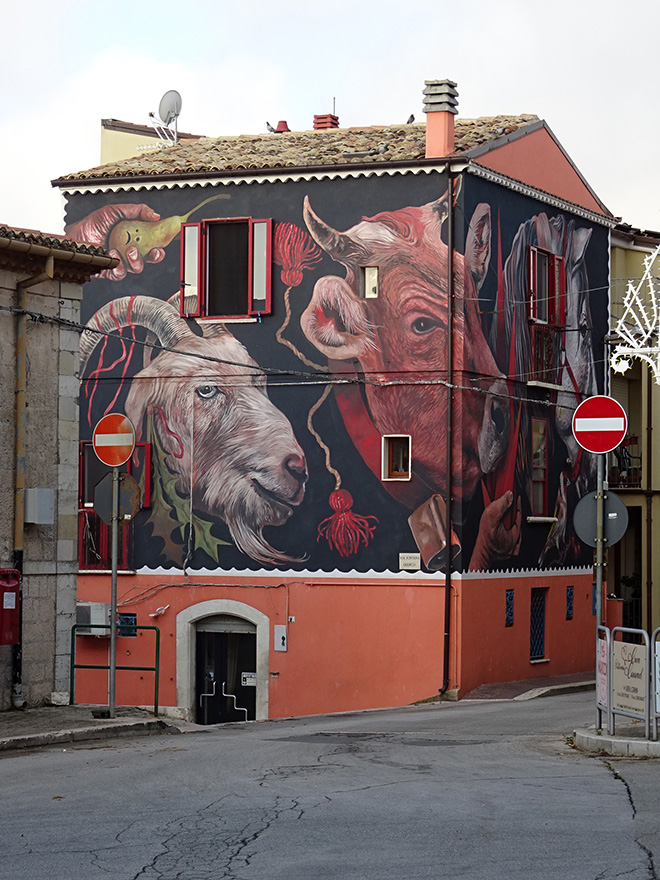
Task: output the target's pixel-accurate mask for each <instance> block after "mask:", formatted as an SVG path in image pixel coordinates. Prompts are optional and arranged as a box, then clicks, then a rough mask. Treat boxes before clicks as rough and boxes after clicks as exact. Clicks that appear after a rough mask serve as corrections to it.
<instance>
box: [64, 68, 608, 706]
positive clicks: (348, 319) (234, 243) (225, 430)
mask: <svg viewBox="0 0 660 880" xmlns="http://www.w3.org/2000/svg"><path fill="white" fill-rule="evenodd" d="M425 95H426V108H425V109H426V111H427V113H428V116H427V123H426V125H424V124H422V125H420V124H408V125H405V126H389V127H373V128H368V129H347V130H343V129H341V128H339V127H338V123H337V120H336V118H335V117H331V116H329V117H317V118H316V128H315V130H314V131H310V132H302V133H290V132H287V131H286V130H284V131H283V133H270V134H268V135H260V136H254V137H249V136H244V137H238V138H219V139H215V140H211V139H203V140H200V141H198V142H196V143H194V144H180V145H178V146H176V147H172V148H168V149H164V150H161V151H158V152H157V153H155V152H152V153H150V154H148V155H143V156H142V157H138V158H135V159H129V160H126V161H123V162H118V163H115V164H112V165H106V166H103V167H101V168H99V169H93V170H91V171H87V172H80V173H78V174H72V175H68V176H67V177H64V178H61V179H59V180H58V181H55V183H56V185H58V186H60V187H61V188H62V190H63V192H64V194H65V197H66V200H67V234H68V235H70V236H72V237H73V238H76V239H79V240H85V241H90V242H93V243H97V244H99V245H103V246H105V247H107V248H108V249H109V252H110V253H111V254H113V255H114V256H115V257H117V258H118V259H119V260H120V263H119V265H118V267H117V269H115V270H114V272H113V273H108V274H106V276H105V277H104V278H100V279H98V280H96V281H94V282H93V283H92V284H91V285H89V287H88V289H87V292H86V294H85V298H84V301H83V321H84V322H86V323H87V330H86V331H85V333H84V334H83V337H82V339H81V373H80V376H81V397H80V415H81V425H80V431H81V433H80V439H81V446H80V461H81V481H80V486H81V489H80V507H79V536H80V566H81V570H80V574H79V579H78V598H79V602H81V603H86V604H94V605H96V604H98V605H102V603H107V601H108V596H109V574H108V569H109V557H108V550H107V529H105V528H104V526H103V524H102V523H100V522H99V520H98V517H96V515H95V513H94V510H93V506H92V492H93V486H94V485H95V483H96V481H98V479H99V477H100V476H102V470H101V469H100V468H99V467H98V465H97V464H96V463H95V460H94V457H93V454H91V451H90V440H91V435H92V431H93V428H94V425H95V424H96V422H97V421H98V419H99V418H100V417H101V416H102V415H103V414H105V413H107V412H111V411H119V412H124V413H126V415H128V417H129V418H130V419H131V420H132V422H133V424H134V425H135V427H136V431H137V436H138V446H137V448H136V453H135V455H134V457H133V459H132V460H131V462H130V463H129V465H128V466H127V467H128V468H129V469H130V470H131V472H132V473H133V474H134V476H136V478H137V479H138V480H139V481H140V483H141V486H142V492H143V509H142V510H141V512H140V513H139V515H138V516H137V518H136V519H135V521H134V523H133V524H132V525H131V527H130V528H126V529H125V530H124V532H123V538H122V543H121V569H122V573H121V574H120V576H119V611H120V615H124V616H123V617H120V620H121V621H122V622H123V623H124V625H125V626H126V627H127V629H126V630H125V632H126V633H128V632H129V630H128V627H129V626H137V627H138V629H136V630H131V631H130V634H127V635H124V636H122V637H121V639H120V645H121V649H120V650H119V651H118V656H127V657H129V658H130V660H129V661H128V662H127V665H134V666H148V665H152V664H153V658H154V656H155V655H154V651H155V645H154V639H155V636H154V631H153V630H140V629H139V627H140V626H141V625H149V626H157V627H158V628H159V633H160V656H161V664H160V672H159V684H160V696H161V703H162V704H163V705H164V706H166V707H167V708H168V709H169V710H170V711H173V712H175V711H176V712H178V713H180V714H184V715H186V716H187V717H191V718H196V719H197V720H198V721H201V722H202V723H214V722H217V721H225V720H242V719H244V718H245V717H248V718H255V717H256V718H267V717H271V718H276V717H283V716H287V715H294V714H295V715H301V714H312V713H318V712H329V711H344V710H350V709H361V708H373V707H382V706H391V705H400V704H404V703H410V702H413V701H416V700H421V699H427V698H434V697H437V695H438V693H447V692H451V693H453V694H456V695H459V696H460V695H462V694H464V693H466V692H467V691H469V690H471V689H472V688H474V687H476V686H478V685H479V684H481V683H483V682H487V681H490V682H492V681H504V680H510V679H522V678H530V677H534V676H540V675H547V674H560V673H565V672H576V671H586V670H589V669H592V668H593V665H594V637H595V617H594V593H593V572H592V553H591V550H590V549H589V548H586V547H584V546H583V545H582V544H581V543H580V542H579V540H578V539H577V537H576V536H575V534H574V532H573V528H572V510H573V508H574V506H575V504H576V503H577V501H578V500H579V498H580V497H581V496H582V495H584V493H585V492H587V491H589V490H591V489H593V488H594V487H595V461H594V459H593V457H592V456H590V455H588V454H587V453H583V452H581V451H580V450H579V449H578V447H577V445H576V444H575V441H574V440H573V437H572V433H571V417H572V413H573V411H574V409H575V406H576V405H577V403H579V401H580V400H581V399H584V397H587V396H590V395H591V394H594V393H598V392H602V391H603V375H604V372H603V361H604V354H603V352H604V348H603V340H604V336H605V334H606V332H607V320H608V312H607V296H606V295H605V296H602V297H593V296H591V295H590V294H591V291H594V290H599V291H600V290H605V291H606V290H607V285H608V281H609V279H608V254H609V230H610V227H611V225H612V219H611V216H610V214H609V212H608V211H607V209H605V208H604V206H603V205H602V204H601V203H600V201H599V200H598V199H597V197H596V196H595V194H594V193H593V192H592V191H591V189H590V188H589V186H588V184H587V183H586V182H585V181H584V179H583V178H582V177H581V175H580V174H579V172H578V171H577V169H575V167H574V166H573V165H572V163H571V162H570V159H569V158H568V157H567V156H566V154H565V152H564V151H563V150H562V148H561V146H560V145H559V143H558V142H557V140H556V138H555V137H554V135H553V134H552V132H551V131H550V129H549V128H548V127H547V125H546V124H545V123H543V122H542V121H541V120H538V119H537V118H536V117H528V116H525V117H492V118H488V119H485V120H484V119H482V120H460V119H459V120H458V121H456V123H454V114H455V91H454V90H453V84H451V83H448V82H443V83H435V82H434V83H429V84H427V91H426V93H425ZM283 128H284V129H285V128H286V126H283ZM78 641H79V651H80V652H81V656H84V657H85V658H87V659H86V662H94V658H96V661H97V662H99V663H100V662H104V661H102V658H103V657H105V656H106V655H107V644H106V643H105V641H104V640H103V639H98V638H97V639H94V638H93V637H92V636H87V637H81V638H80V639H79V640H78ZM124 651H125V654H124ZM149 658H151V659H149ZM105 681H106V678H105V673H103V672H98V673H94V672H86V673H85V674H81V675H80V676H79V680H78V682H77V685H76V695H77V699H80V700H88V701H94V702H98V701H99V695H100V694H102V693H103V692H104V688H105V687H106V685H105ZM117 699H118V701H119V702H122V701H123V702H128V703H139V704H145V705H149V704H151V703H152V702H153V674H152V673H150V672H147V671H143V672H142V673H134V672H129V671H126V672H122V673H120V677H119V678H118V684H117Z"/></svg>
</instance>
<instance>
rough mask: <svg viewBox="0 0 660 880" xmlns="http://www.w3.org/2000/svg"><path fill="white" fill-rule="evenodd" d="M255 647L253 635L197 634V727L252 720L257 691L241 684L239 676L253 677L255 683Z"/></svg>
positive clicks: (229, 633)
mask: <svg viewBox="0 0 660 880" xmlns="http://www.w3.org/2000/svg"><path fill="white" fill-rule="evenodd" d="M256 646H257V638H256V634H255V633H244V632H238V633H233V632H204V631H200V630H198V631H197V640H196V662H195V704H196V707H197V708H196V721H197V724H223V723H224V722H227V721H253V720H254V718H255V708H256V695H257V689H256V687H255V686H253V685H244V684H242V676H243V673H246V672H248V673H252V674H251V675H250V679H251V680H254V677H255V670H256V656H257V655H256ZM223 692H224V693H223ZM244 710H247V711H244Z"/></svg>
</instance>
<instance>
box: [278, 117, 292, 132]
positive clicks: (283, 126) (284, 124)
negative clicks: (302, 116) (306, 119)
mask: <svg viewBox="0 0 660 880" xmlns="http://www.w3.org/2000/svg"><path fill="white" fill-rule="evenodd" d="M285 131H291V129H290V128H289V126H288V124H287V121H286V119H280V121H279V122H278V123H277V128H276V129H275V132H276V133H277V134H283V133H284V132H285Z"/></svg>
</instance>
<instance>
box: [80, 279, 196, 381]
mask: <svg viewBox="0 0 660 880" xmlns="http://www.w3.org/2000/svg"><path fill="white" fill-rule="evenodd" d="M123 327H144V328H145V329H146V330H148V331H150V332H151V333H152V334H153V335H154V336H155V337H156V339H157V340H158V343H159V344H160V345H162V346H164V347H165V348H172V347H173V346H174V345H176V344H177V342H180V341H181V339H183V338H184V337H186V336H191V335H192V331H191V330H190V328H189V327H188V325H187V324H186V322H185V320H184V319H183V318H182V317H181V315H179V312H178V309H176V308H174V306H172V305H170V304H169V303H166V302H163V301H162V300H160V299H155V298H154V297H151V296H123V297H120V298H119V299H114V300H112V301H111V302H109V303H106V305H104V306H103V307H102V308H100V309H99V310H98V312H96V314H95V315H94V316H93V317H92V318H90V320H89V321H88V322H87V328H86V329H85V330H84V331H83V333H82V335H81V337H80V374H81V375H82V373H83V371H84V369H85V366H86V365H87V361H88V360H89V358H90V357H91V355H92V352H93V351H94V349H95V348H96V346H97V345H98V343H99V341H100V339H101V334H100V333H95V332H94V331H95V330H96V331H101V333H104V334H105V333H113V332H117V330H120V329H122V328H123Z"/></svg>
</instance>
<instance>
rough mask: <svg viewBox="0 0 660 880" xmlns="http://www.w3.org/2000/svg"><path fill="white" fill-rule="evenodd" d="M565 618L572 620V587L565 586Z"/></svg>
mask: <svg viewBox="0 0 660 880" xmlns="http://www.w3.org/2000/svg"><path fill="white" fill-rule="evenodd" d="M566 620H573V587H566Z"/></svg>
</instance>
